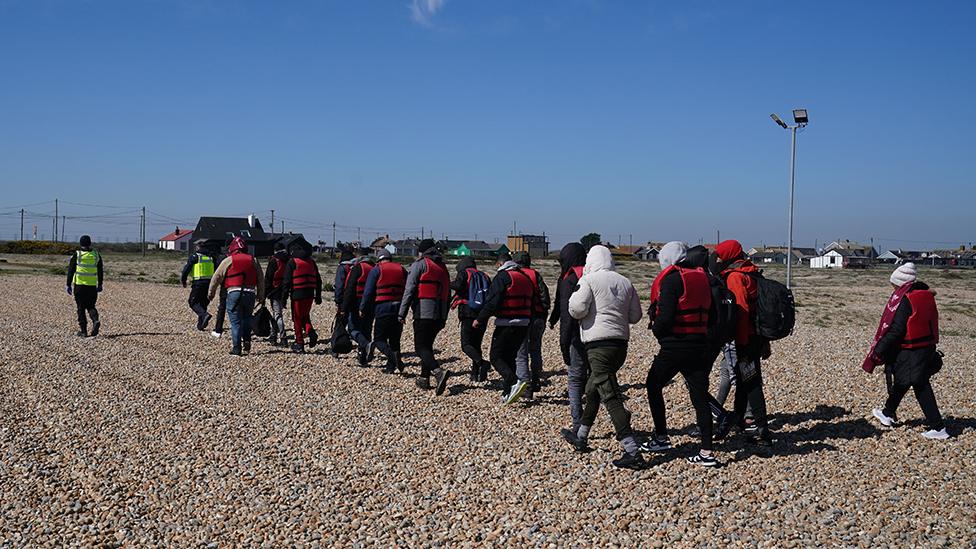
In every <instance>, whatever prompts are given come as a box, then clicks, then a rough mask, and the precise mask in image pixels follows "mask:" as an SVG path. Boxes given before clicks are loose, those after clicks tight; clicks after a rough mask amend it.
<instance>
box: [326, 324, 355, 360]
mask: <svg viewBox="0 0 976 549" xmlns="http://www.w3.org/2000/svg"><path fill="white" fill-rule="evenodd" d="M346 319H347V317H346V315H336V319H335V324H333V325H332V337H331V338H330V339H331V347H332V352H333V353H335V354H337V355H344V354H346V353H350V352H352V338H351V337H349V331H348V330H347V329H346Z"/></svg>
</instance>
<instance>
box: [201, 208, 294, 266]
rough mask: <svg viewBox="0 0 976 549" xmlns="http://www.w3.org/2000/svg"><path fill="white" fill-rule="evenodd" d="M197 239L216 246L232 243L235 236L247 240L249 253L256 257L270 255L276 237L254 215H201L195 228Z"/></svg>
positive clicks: (272, 251)
mask: <svg viewBox="0 0 976 549" xmlns="http://www.w3.org/2000/svg"><path fill="white" fill-rule="evenodd" d="M193 234H194V235H195V240H196V241H204V242H205V243H207V244H209V245H211V246H214V247H224V246H226V245H227V244H230V241H231V240H232V239H233V238H234V237H235V236H240V237H242V238H243V239H244V240H245V241H246V242H247V247H248V253H250V254H252V255H254V256H256V257H269V256H271V255H272V254H273V253H274V242H275V240H276V239H275V237H272V236H270V235H268V234H267V233H265V232H264V228H263V227H262V226H261V221H260V220H259V219H258V218H257V217H256V216H254V215H249V216H247V217H209V216H205V217H201V218H200V221H198V222H197V228H196V229H194V230H193Z"/></svg>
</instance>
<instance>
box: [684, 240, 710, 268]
mask: <svg viewBox="0 0 976 549" xmlns="http://www.w3.org/2000/svg"><path fill="white" fill-rule="evenodd" d="M685 263H687V264H688V266H689V267H691V268H692V269H696V268H701V269H708V248H706V247H704V246H702V245H700V244H699V245H698V246H692V247H690V248H688V252H687V253H686V254H685Z"/></svg>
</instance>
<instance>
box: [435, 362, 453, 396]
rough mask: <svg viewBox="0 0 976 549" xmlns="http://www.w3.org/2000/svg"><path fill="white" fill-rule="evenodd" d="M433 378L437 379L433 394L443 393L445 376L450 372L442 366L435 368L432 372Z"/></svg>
mask: <svg viewBox="0 0 976 549" xmlns="http://www.w3.org/2000/svg"><path fill="white" fill-rule="evenodd" d="M433 374H434V379H436V380H437V388H436V389H435V390H434V394H435V395H438V396H440V395H443V394H444V389H447V378H448V377H450V375H451V372H448V371H447V370H445V369H444V368H437V369H436V370H434V372H433Z"/></svg>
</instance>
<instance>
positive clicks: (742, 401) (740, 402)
mask: <svg viewBox="0 0 976 549" xmlns="http://www.w3.org/2000/svg"><path fill="white" fill-rule="evenodd" d="M739 360H740V362H741V361H742V358H740V359H739ZM753 360H754V361H755V364H756V374H755V375H754V376H752V377H751V378H749V379H747V380H745V381H743V379H742V375H741V372H740V371H739V370H736V377H737V378H738V379H737V381H736V386H735V407H734V411H735V417H736V418H737V419H738V420H739V421H742V418H744V417H745V415H746V409H747V408H748V409H750V410H752V423H753V425H755V426H756V427H758V428H759V429H760V430H762V431H765V430H766V427H767V420H766V395H765V394H764V393H763V380H762V365H761V364H760V363H761V362H762V361H761V360H759V359H758V358H757V359H753ZM736 368H738V366H736Z"/></svg>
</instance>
